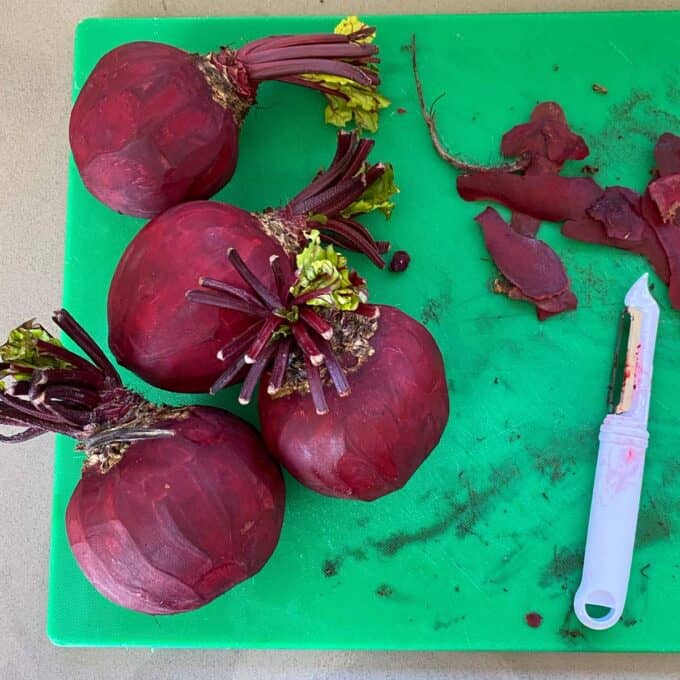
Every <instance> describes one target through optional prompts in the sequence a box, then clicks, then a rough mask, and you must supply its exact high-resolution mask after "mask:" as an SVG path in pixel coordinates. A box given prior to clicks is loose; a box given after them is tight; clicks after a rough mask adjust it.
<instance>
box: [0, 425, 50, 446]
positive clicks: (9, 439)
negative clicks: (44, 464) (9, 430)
mask: <svg viewBox="0 0 680 680" xmlns="http://www.w3.org/2000/svg"><path fill="white" fill-rule="evenodd" d="M42 434H45V430H43V429H41V428H39V427H27V428H26V429H25V430H22V431H21V432H17V433H16V434H0V442H2V443H3V444H18V443H20V442H27V441H28V440H29V439H35V438H36V437H39V436H40V435H42Z"/></svg>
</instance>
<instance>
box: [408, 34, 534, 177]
mask: <svg viewBox="0 0 680 680" xmlns="http://www.w3.org/2000/svg"><path fill="white" fill-rule="evenodd" d="M410 51H411V67H412V69H413V78H414V79H415V83H416V92H417V94H418V103H419V104H420V112H421V114H422V116H423V120H424V121H425V125H427V129H428V131H429V133H430V139H431V140H432V145H433V146H434V148H435V151H436V152H437V153H438V154H439V156H440V157H441V158H442V159H443V160H444V161H446V162H447V163H449V164H450V165H452V166H453V167H454V168H457V169H458V170H463V171H464V172H488V171H491V170H502V171H505V172H517V171H519V170H523V169H524V168H526V166H527V165H528V164H529V159H528V158H525V157H523V156H520V158H518V159H517V160H515V161H512V162H510V163H504V164H501V165H498V166H487V165H478V164H476V163H468V162H466V161H464V160H461V159H460V158H456V157H455V156H453V155H452V154H450V153H449V152H448V151H447V150H446V147H445V146H444V144H443V142H442V141H441V138H440V137H439V133H438V132H437V126H436V124H435V111H434V107H435V104H436V103H437V101H439V99H441V97H442V96H443V95H440V96H439V97H437V99H435V101H434V102H432V105H431V106H430V109H429V111H428V109H427V105H426V104H425V96H424V95H423V84H422V82H421V80H420V76H419V75H418V61H417V57H416V36H415V34H413V36H412V37H411V45H410Z"/></svg>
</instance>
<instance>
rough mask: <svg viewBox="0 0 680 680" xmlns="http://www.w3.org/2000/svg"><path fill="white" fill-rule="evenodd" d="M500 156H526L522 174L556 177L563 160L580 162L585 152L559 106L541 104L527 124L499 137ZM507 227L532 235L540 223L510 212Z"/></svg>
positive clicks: (582, 143) (586, 153) (580, 138)
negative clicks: (527, 160) (526, 164)
mask: <svg viewBox="0 0 680 680" xmlns="http://www.w3.org/2000/svg"><path fill="white" fill-rule="evenodd" d="M501 153H502V154H503V155H504V156H521V155H526V154H528V155H529V157H530V162H529V165H528V166H527V167H526V169H525V170H524V173H523V174H525V175H546V174H558V173H559V171H560V170H561V169H562V165H564V162H565V161H567V160H570V159H571V160H580V159H583V158H585V157H586V156H587V155H588V153H589V150H588V146H587V145H586V143H585V141H584V140H583V137H581V136H580V135H577V134H574V133H573V132H572V131H571V130H570V129H569V125H568V124H567V119H566V117H565V115H564V111H563V110H562V107H561V106H560V105H559V104H557V103H556V102H542V103H541V104H538V105H537V106H536V107H535V108H534V110H533V111H532V112H531V119H530V121H529V122H528V123H523V124H522V125H516V126H515V127H514V128H512V130H510V131H509V132H506V133H505V134H504V135H503V140H502V141H501ZM510 226H512V228H513V229H514V230H515V231H516V232H518V233H520V234H523V235H524V236H532V237H533V236H536V233H537V232H538V229H539V227H540V226H541V221H540V220H538V219H536V218H535V217H531V216H530V215H525V214H524V213H520V212H513V213H512V218H511V220H510Z"/></svg>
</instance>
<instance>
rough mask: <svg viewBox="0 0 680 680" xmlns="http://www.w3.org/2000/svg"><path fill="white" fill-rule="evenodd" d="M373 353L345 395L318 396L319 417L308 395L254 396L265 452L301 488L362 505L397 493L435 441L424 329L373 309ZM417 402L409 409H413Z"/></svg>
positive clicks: (435, 382)
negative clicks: (322, 401)
mask: <svg viewBox="0 0 680 680" xmlns="http://www.w3.org/2000/svg"><path fill="white" fill-rule="evenodd" d="M379 310H380V318H379V319H378V329H377V331H376V333H375V335H374V336H373V337H372V338H371V339H370V342H371V345H372V347H373V349H374V351H375V354H374V355H373V356H372V357H371V358H370V359H368V360H367V362H366V364H365V365H364V366H362V367H361V368H360V369H359V370H357V371H356V372H355V373H352V374H350V375H349V376H348V383H349V387H350V389H351V392H352V394H351V397H350V398H348V399H343V398H342V397H341V396H340V395H339V394H337V392H333V391H331V390H327V394H326V395H325V398H326V401H327V403H328V409H329V415H327V416H323V417H319V416H318V415H317V414H316V412H315V408H314V404H313V402H312V400H311V399H310V398H309V396H307V395H305V394H301V393H299V392H293V393H291V394H289V395H287V396H284V397H281V398H279V399H272V398H271V397H270V396H269V395H268V394H266V393H265V390H264V388H262V389H261V390H260V401H259V405H260V419H261V421H262V435H263V437H264V439H265V442H266V443H267V447H268V449H269V450H270V451H271V452H272V453H273V454H274V455H275V456H276V457H277V458H278V459H279V460H280V461H281V463H282V464H283V465H284V466H285V467H286V469H287V470H288V471H289V472H290V473H291V474H292V475H293V476H294V477H295V478H296V479H298V481H300V482H301V483H302V484H304V485H305V486H307V487H309V488H310V489H313V490H314V491H317V492H319V493H322V494H325V495H328V496H338V497H340V498H356V499H359V500H364V501H370V500H374V499H376V498H379V497H381V496H384V495H385V494H388V493H391V492H392V491H395V490H396V489H400V488H401V487H402V486H404V484H405V483H406V482H407V481H408V480H409V479H410V478H411V476H412V475H413V473H414V472H415V471H416V469H417V468H418V467H419V466H420V464H421V463H422V462H423V461H424V460H425V458H426V457H427V456H428V454H429V453H430V451H431V450H432V449H434V447H435V446H436V445H437V443H438V442H439V439H440V437H441V435H442V432H443V430H444V427H445V425H446V421H447V420H448V415H449V401H448V392H447V387H446V380H445V376H444V366H443V362H442V357H441V353H440V352H439V348H438V347H437V344H436V343H435V341H434V338H433V337H432V336H431V335H430V333H429V332H428V331H427V329H426V328H425V327H424V326H423V325H421V324H419V323H418V322H417V321H415V320H414V319H412V318H411V317H410V316H407V315H406V314H404V313H403V312H401V311H400V310H398V309H395V308H394V307H386V306H384V305H380V306H379ZM416 403H417V404H418V406H417V408H414V404H416Z"/></svg>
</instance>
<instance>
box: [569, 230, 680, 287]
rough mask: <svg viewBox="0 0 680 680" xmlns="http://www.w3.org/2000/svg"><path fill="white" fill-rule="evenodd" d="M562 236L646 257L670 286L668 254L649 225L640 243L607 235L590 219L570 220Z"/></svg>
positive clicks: (658, 274)
mask: <svg viewBox="0 0 680 680" xmlns="http://www.w3.org/2000/svg"><path fill="white" fill-rule="evenodd" d="M562 234H563V235H564V236H566V237H567V238H572V239H574V240H576V241H583V242H584V243H596V244H598V245H603V246H612V247H614V248H620V249H621V250H629V251H631V252H633V253H638V254H639V255H642V256H643V257H646V258H647V259H648V260H649V262H650V264H651V265H652V267H654V271H655V272H656V274H657V276H658V277H659V278H660V279H661V280H662V281H663V282H664V283H665V284H668V282H669V280H670V270H669V268H668V258H667V257H666V252H665V251H664V249H663V248H662V247H661V243H660V242H659V239H658V237H657V235H656V232H655V231H654V230H653V229H652V228H651V227H650V226H649V225H647V226H646V227H645V230H644V232H643V234H642V239H641V240H640V241H630V240H622V239H616V238H612V237H611V236H608V235H607V232H606V230H605V227H604V225H603V224H602V223H601V222H598V221H597V220H594V219H592V218H590V217H584V218H583V219H580V220H569V221H567V222H565V223H564V224H563V225H562Z"/></svg>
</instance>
